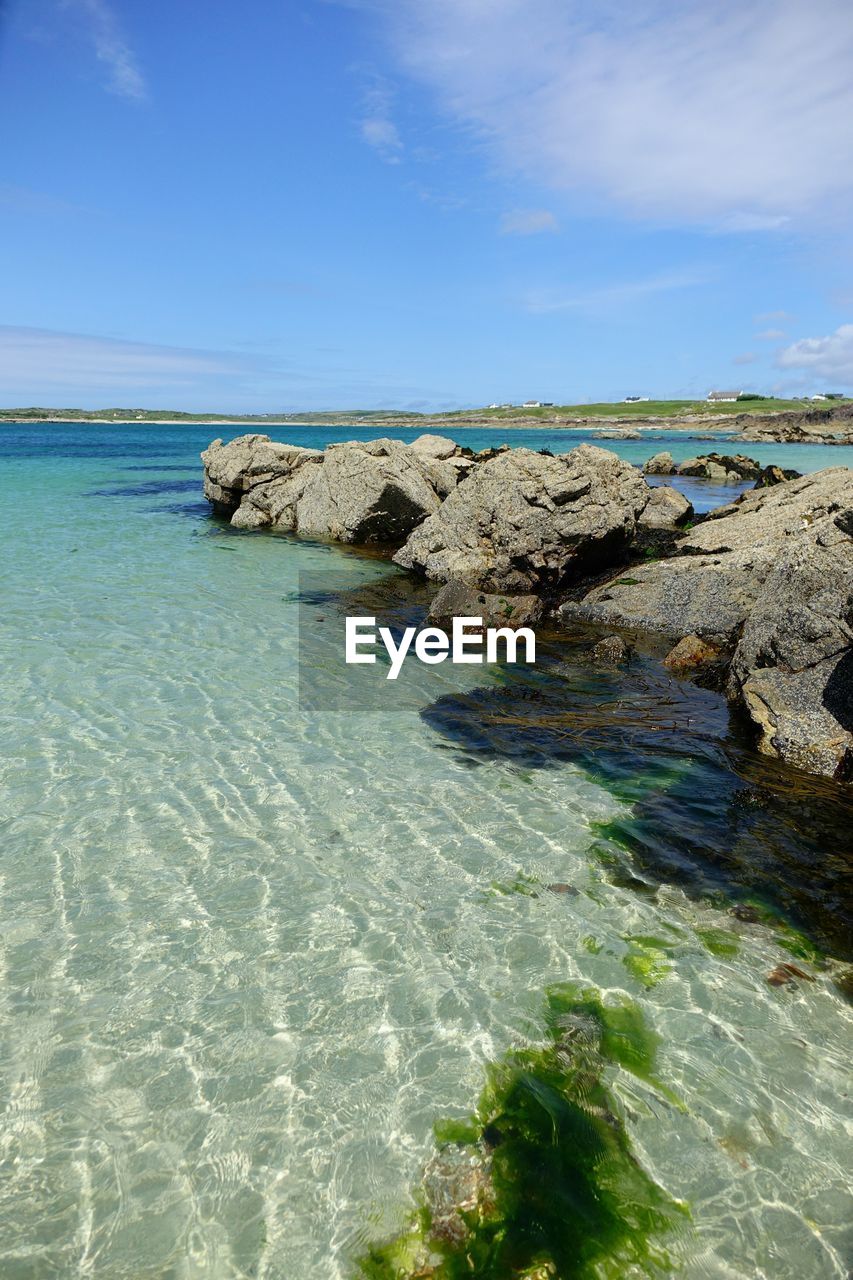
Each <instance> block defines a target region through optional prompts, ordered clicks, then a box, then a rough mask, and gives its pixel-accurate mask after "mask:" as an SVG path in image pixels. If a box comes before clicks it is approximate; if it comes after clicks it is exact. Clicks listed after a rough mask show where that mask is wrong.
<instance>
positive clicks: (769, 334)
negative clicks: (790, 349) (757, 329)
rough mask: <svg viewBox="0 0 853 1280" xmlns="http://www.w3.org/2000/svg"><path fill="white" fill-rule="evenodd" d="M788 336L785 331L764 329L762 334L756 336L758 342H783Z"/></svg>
mask: <svg viewBox="0 0 853 1280" xmlns="http://www.w3.org/2000/svg"><path fill="white" fill-rule="evenodd" d="M787 336H788V335H787V333H786V332H785V330H784V329H762V331H761V333H757V334H756V335H755V340H756V342H781V341H782V339H783V338H787Z"/></svg>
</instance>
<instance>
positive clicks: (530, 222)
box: [500, 209, 559, 236]
mask: <svg viewBox="0 0 853 1280" xmlns="http://www.w3.org/2000/svg"><path fill="white" fill-rule="evenodd" d="M558 230H559V226H558V223H557V219H556V218H555V217H554V215H553V213H551V212H550V210H548V209H516V210H514V211H513V212H512V213H505V214H504V215H503V217H502V218H501V224H500V232H501V235H503V236H536V235H539V234H540V232H542V231H558Z"/></svg>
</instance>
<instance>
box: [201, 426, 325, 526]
mask: <svg viewBox="0 0 853 1280" xmlns="http://www.w3.org/2000/svg"><path fill="white" fill-rule="evenodd" d="M320 456H321V454H320V451H319V450H318V449H300V448H299V447H298V446H297V445H292V444H277V443H275V442H274V441H272V440H270V438H269V436H263V435H247V436H238V437H237V438H236V439H235V440H232V441H231V442H230V443H229V444H223V443H222V441H221V440H214V441H213V442H212V443H211V444H210V445H208V447H207V448H206V449H205V451H204V453H203V454H202V455H201V460H202V462H203V463H204V496H205V497H206V498H207V499H208V500H209V501H210V502H212V503H213V505H214V507H215V508H216V510H217V512H218V513H219V514H220V515H228V516H230V515H232V514H233V513H234V512H235V511H236V510H237V508H238V507H239V505H240V503H241V502H242V500H243V497H244V495H245V494H247V493H249V492H250V491H251V490H252V489H254V488H255V487H256V486H257V485H262V484H265V483H267V482H268V481H270V480H273V479H284V478H285V477H286V476H289V475H291V474H292V472H293V471H295V470H296V469H297V468H298V467H300V466H301V465H302V463H303V462H305V461H307V460H308V459H312V458H319V457H320Z"/></svg>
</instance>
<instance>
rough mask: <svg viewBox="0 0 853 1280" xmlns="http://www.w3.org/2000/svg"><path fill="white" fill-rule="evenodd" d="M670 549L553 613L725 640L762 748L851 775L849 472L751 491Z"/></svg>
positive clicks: (852, 501)
mask: <svg viewBox="0 0 853 1280" xmlns="http://www.w3.org/2000/svg"><path fill="white" fill-rule="evenodd" d="M676 552H677V554H676V555H674V556H670V557H669V558H667V559H664V560H660V561H657V562H656V563H653V564H645V565H639V566H636V567H632V568H631V570H630V571H629V572H626V573H625V574H623V575H622V576H620V577H615V578H613V579H611V580H610V581H609V582H606V583H604V584H603V585H601V586H599V587H596V588H595V589H594V590H592V591H590V592H589V593H588V594H587V595H586V596H585V597H584V599H583V600H581V601H571V602H567V603H566V604H564V605H563V607H562V610H561V613H562V615H563V617H564V618H566V619H583V620H586V621H589V622H594V623H596V624H600V625H605V626H617V627H623V628H629V629H637V630H642V631H650V632H656V633H660V634H663V635H668V636H671V637H672V638H673V639H678V638H681V637H685V636H694V637H698V638H699V639H701V640H703V641H706V642H712V643H714V644H716V645H717V646H720V647H724V648H725V647H727V648H728V649H729V651H731V650H733V651H734V656H733V658H732V663H731V670H730V681H729V692H730V694H731V695H732V697H734V698H735V699H736V700H738V701H740V702H742V704H743V705H744V706H745V708H746V710H747V712H748V713H749V715H750V717H751V719H752V721H753V723H754V725H755V727H756V730H757V733H758V735H759V742H760V745H761V747H762V749H763V750H766V751H768V752H771V753H774V754H778V755H780V756H781V757H783V758H784V759H786V760H789V761H790V762H791V763H793V764H795V765H797V766H799V767H802V768H805V769H809V770H811V771H813V772H819V773H826V774H829V775H834V776H838V777H842V776H844V777H846V775H847V773H848V772H850V773H851V775H853V754H852V753H853V688H852V687H851V686H852V685H853V647H851V645H853V633H851V623H853V471H851V470H849V469H848V468H845V467H836V468H832V469H830V470H828V471H822V472H818V473H817V474H815V475H811V476H805V477H803V478H801V479H798V480H790V481H786V482H785V483H782V484H779V485H776V486H774V487H773V488H770V489H762V490H752V491H750V492H749V493H747V494H745V495H744V496H743V497H741V498H740V499H739V500H738V501H737V502H735V503H732V504H730V505H729V506H727V507H721V508H720V509H719V510H718V511H716V512H712V513H711V516H710V517H709V518H708V519H706V520H705V521H704V522H703V523H701V524H699V525H697V526H696V527H695V528H694V529H692V530H691V531H690V532H689V533H687V534H686V535H685V536H684V537H682V538H680V539H679V540H678V542H677V544H676Z"/></svg>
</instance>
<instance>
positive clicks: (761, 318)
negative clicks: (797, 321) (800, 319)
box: [752, 311, 794, 324]
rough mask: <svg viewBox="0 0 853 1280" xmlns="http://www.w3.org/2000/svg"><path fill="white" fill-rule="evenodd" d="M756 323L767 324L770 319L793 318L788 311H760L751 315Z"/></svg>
mask: <svg viewBox="0 0 853 1280" xmlns="http://www.w3.org/2000/svg"><path fill="white" fill-rule="evenodd" d="M752 318H753V320H754V321H755V323H756V324H768V323H769V322H770V321H771V320H793V319H794V317H793V316H792V315H791V313H790V311H762V312H761V313H760V314H759V315H757V316H753V317H752Z"/></svg>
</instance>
